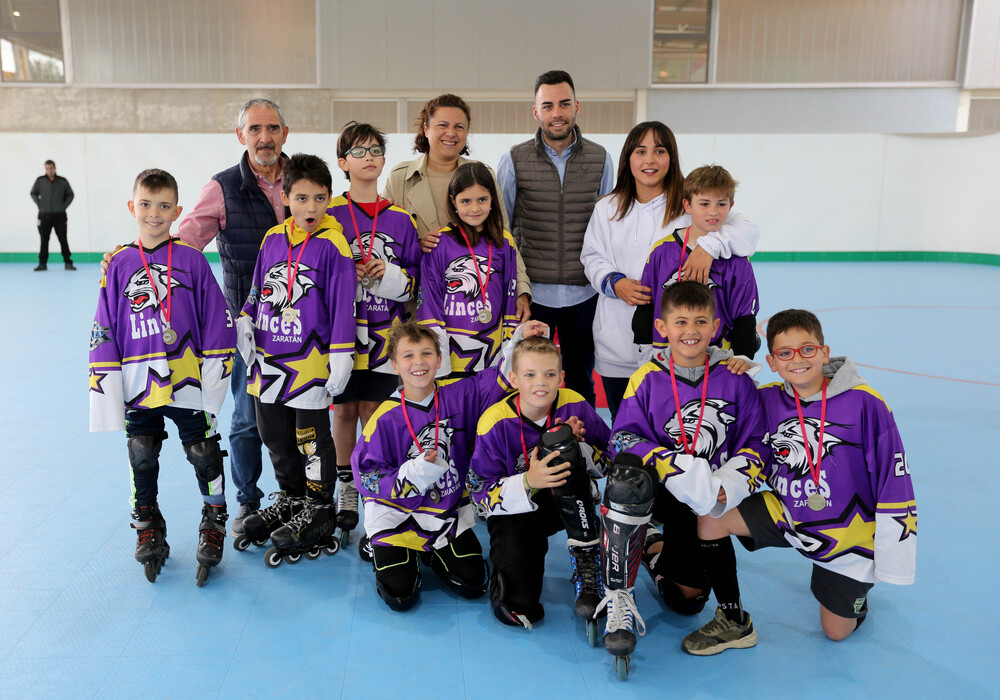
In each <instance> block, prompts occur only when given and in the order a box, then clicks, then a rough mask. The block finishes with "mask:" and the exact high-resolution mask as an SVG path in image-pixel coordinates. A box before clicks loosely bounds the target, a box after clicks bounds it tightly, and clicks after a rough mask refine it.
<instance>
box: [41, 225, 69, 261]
mask: <svg viewBox="0 0 1000 700" xmlns="http://www.w3.org/2000/svg"><path fill="white" fill-rule="evenodd" d="M53 228H54V229H55V230H56V237H57V238H58V239H59V247H60V248H61V249H62V256H63V262H65V263H69V262H73V261H72V260H70V254H69V240H68V239H67V238H66V213H65V212H63V213H62V214H41V213H40V214H39V215H38V235H39V236H40V237H41V239H42V246H41V248H40V249H39V250H38V264H39V265H44V264H46V263H47V262H48V261H49V237H50V236H51V235H52V229H53Z"/></svg>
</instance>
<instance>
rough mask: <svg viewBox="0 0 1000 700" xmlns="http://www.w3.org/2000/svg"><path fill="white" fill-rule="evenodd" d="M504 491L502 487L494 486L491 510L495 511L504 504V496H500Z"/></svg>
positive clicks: (491, 495)
mask: <svg viewBox="0 0 1000 700" xmlns="http://www.w3.org/2000/svg"><path fill="white" fill-rule="evenodd" d="M502 490H503V489H502V488H501V487H500V486H494V487H493V488H492V489H490V510H493V509H494V508H496V507H498V506H499V505H500V504H501V503H503V496H501V495H500V492H501V491H502Z"/></svg>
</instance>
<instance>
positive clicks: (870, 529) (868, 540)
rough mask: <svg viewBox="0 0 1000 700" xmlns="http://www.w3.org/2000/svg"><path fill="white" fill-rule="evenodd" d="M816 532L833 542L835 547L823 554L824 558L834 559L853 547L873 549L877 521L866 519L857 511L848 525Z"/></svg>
mask: <svg viewBox="0 0 1000 700" xmlns="http://www.w3.org/2000/svg"><path fill="white" fill-rule="evenodd" d="M816 532H818V533H819V534H821V535H824V536H825V537H828V538H829V539H830V541H832V542H833V549H831V550H830V551H829V552H827V553H826V554H824V555H823V556H822V558H823V559H833V558H835V557H837V556H839V555H841V554H843V553H844V552H845V551H847V550H848V549H851V548H852V547H861V548H863V549H867V550H869V551H871V549H872V545H873V542H874V539H875V521H874V520H865V519H864V518H863V517H861V513H855V514H854V515H853V516H852V517H851V522H849V523H848V524H847V525H843V526H841V527H831V528H827V529H825V530H816Z"/></svg>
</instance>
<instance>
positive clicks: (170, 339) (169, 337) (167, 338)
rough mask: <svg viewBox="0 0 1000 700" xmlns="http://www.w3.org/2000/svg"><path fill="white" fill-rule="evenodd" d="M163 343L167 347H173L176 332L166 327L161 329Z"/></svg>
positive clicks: (175, 340)
mask: <svg viewBox="0 0 1000 700" xmlns="http://www.w3.org/2000/svg"><path fill="white" fill-rule="evenodd" d="M163 342H164V343H166V344H167V345H173V344H174V343H176V342H177V331H175V330H173V329H172V328H170V326H167V327H166V328H164V329H163Z"/></svg>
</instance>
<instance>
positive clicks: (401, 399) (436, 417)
mask: <svg viewBox="0 0 1000 700" xmlns="http://www.w3.org/2000/svg"><path fill="white" fill-rule="evenodd" d="M399 405H400V406H401V407H402V408H403V420H405V421H406V427H407V429H408V430H409V431H410V437H412V438H413V444H414V445H416V446H417V452H418V453H419V454H420V456H421V457H422V456H423V454H424V452H425V450H424V448H423V447H422V446H421V445H420V442H419V441H418V440H417V433H416V432H415V431H414V430H413V425H412V424H411V423H410V417H409V416H408V415H406V389H402V390H400V392H399ZM440 430H441V420H440V414H439V413H438V392H437V387H436V386H435V387H434V450H435V451H437V449H438V447H439V446H440V444H441V443H440V442H438V434H439V432H440Z"/></svg>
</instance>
